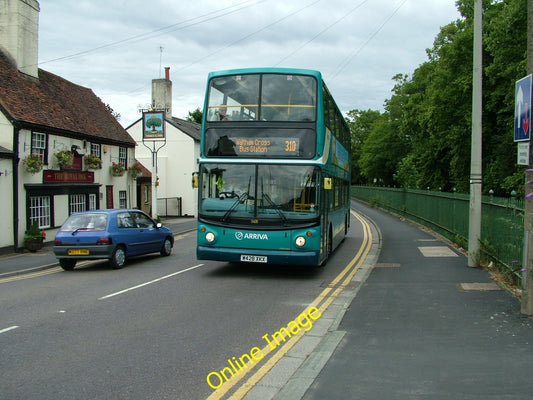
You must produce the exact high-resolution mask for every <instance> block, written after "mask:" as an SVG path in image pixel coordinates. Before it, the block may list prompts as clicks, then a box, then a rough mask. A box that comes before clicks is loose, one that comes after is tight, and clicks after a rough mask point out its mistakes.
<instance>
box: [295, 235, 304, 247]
mask: <svg viewBox="0 0 533 400" xmlns="http://www.w3.org/2000/svg"><path fill="white" fill-rule="evenodd" d="M294 243H296V246H298V247H302V246H303V245H305V238H304V237H303V236H298V237H297V238H296V240H295V241H294Z"/></svg>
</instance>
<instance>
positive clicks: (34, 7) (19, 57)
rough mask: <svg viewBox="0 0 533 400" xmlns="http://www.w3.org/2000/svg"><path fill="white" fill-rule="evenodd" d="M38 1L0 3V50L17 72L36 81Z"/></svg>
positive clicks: (22, 0)
mask: <svg viewBox="0 0 533 400" xmlns="http://www.w3.org/2000/svg"><path fill="white" fill-rule="evenodd" d="M39 11H40V8H39V2H37V1H36V0H1V1H0V48H1V49H2V50H3V51H4V52H5V53H7V55H8V56H9V57H10V58H11V59H12V60H13V61H14V62H15V63H16V67H17V69H18V70H19V71H20V72H22V73H24V74H27V75H30V76H33V77H34V78H38V77H39V76H38V66H37V62H38V37H39Z"/></svg>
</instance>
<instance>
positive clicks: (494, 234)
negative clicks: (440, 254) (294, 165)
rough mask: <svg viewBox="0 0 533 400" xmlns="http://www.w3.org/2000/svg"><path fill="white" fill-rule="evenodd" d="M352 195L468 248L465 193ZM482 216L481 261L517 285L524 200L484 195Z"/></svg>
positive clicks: (359, 189) (371, 190)
mask: <svg viewBox="0 0 533 400" xmlns="http://www.w3.org/2000/svg"><path fill="white" fill-rule="evenodd" d="M351 195H352V197H354V198H356V199H359V200H363V201H365V202H367V203H369V204H370V205H372V206H375V207H380V208H383V209H386V210H389V211H391V212H394V213H396V214H399V215H402V216H404V217H406V218H408V219H410V220H412V221H415V222H417V223H419V224H421V225H424V226H427V227H428V228H431V229H432V230H434V231H436V232H438V233H439V234H441V235H443V236H445V237H447V238H448V239H450V240H451V241H453V242H454V243H456V244H457V245H459V246H461V247H463V248H465V249H467V248H468V219H469V210H470V197H469V195H468V194H459V193H443V192H432V191H429V190H411V189H396V188H383V187H375V186H352V188H351ZM481 215H482V222H481V239H480V240H481V253H482V254H481V256H482V259H483V260H490V261H493V262H494V263H495V264H496V265H497V266H498V267H499V269H500V270H501V271H502V272H504V273H505V274H507V275H508V276H510V277H511V278H512V279H513V280H514V282H515V283H519V282H520V280H521V273H520V269H521V267H520V265H521V264H522V253H523V247H524V201H523V200H519V199H516V198H499V197H493V196H484V197H483V201H482V211H481Z"/></svg>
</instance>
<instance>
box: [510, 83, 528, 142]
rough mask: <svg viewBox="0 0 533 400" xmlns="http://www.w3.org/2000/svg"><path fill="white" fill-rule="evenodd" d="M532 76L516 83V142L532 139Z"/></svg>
mask: <svg viewBox="0 0 533 400" xmlns="http://www.w3.org/2000/svg"><path fill="white" fill-rule="evenodd" d="M531 85H532V79H531V75H528V76H526V77H525V78H522V79H520V80H519V81H517V82H516V92H515V108H514V110H515V111H514V141H515V142H524V141H529V140H530V139H531Z"/></svg>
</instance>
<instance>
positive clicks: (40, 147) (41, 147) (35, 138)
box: [31, 132, 48, 164]
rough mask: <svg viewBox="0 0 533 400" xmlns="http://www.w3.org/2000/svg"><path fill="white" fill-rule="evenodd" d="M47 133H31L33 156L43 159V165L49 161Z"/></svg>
mask: <svg viewBox="0 0 533 400" xmlns="http://www.w3.org/2000/svg"><path fill="white" fill-rule="evenodd" d="M46 143H47V140H46V133H40V132H32V133H31V154H32V155H34V156H40V157H41V158H42V159H43V164H48V162H47V161H48V160H47V154H46V153H47V146H46Z"/></svg>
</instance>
